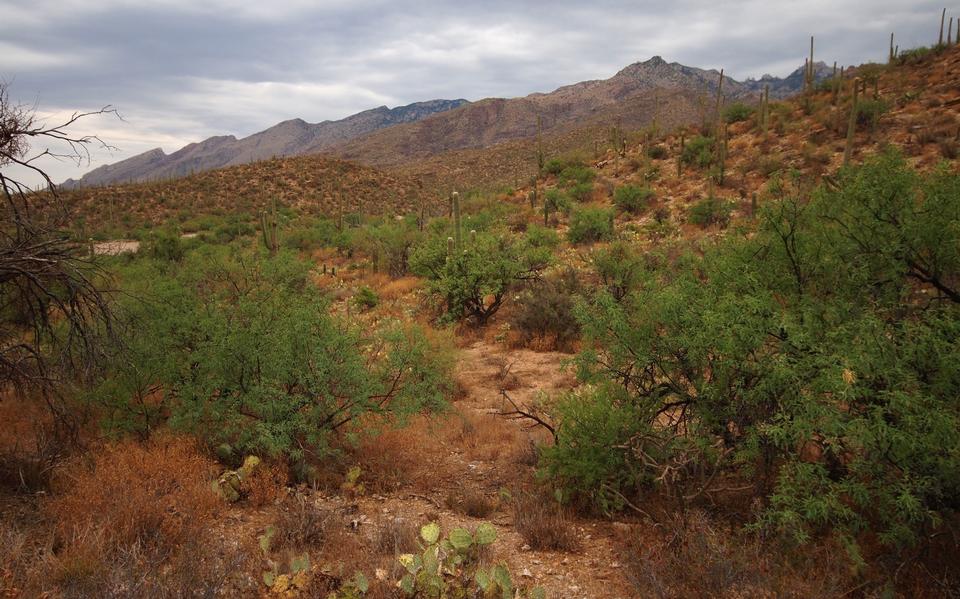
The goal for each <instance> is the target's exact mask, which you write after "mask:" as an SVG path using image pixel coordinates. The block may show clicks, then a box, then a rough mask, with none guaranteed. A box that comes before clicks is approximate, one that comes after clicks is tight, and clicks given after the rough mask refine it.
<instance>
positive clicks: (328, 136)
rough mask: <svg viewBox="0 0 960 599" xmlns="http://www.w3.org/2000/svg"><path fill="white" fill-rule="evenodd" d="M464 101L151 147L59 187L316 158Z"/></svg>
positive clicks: (291, 122)
mask: <svg viewBox="0 0 960 599" xmlns="http://www.w3.org/2000/svg"><path fill="white" fill-rule="evenodd" d="M465 103H466V100H429V101H426V102H416V103H414V104H409V105H407V106H398V107H396V108H387V107H386V106H380V107H379V108H374V109H371V110H365V111H363V112H359V113H357V114H354V115H352V116H349V117H347V118H345V119H341V120H338V121H324V122H322V123H307V122H306V121H304V120H302V119H291V120H288V121H283V122H282V123H278V124H276V125H274V126H273V127H270V128H269V129H266V130H264V131H261V132H259V133H254V134H253V135H250V136H248V137H244V138H241V139H237V138H236V137H234V136H232V135H223V136H217V137H211V138H208V139H205V140H203V141H201V142H197V143H192V144H189V145H187V146H184V147H183V148H181V149H180V150H177V151H176V152H174V153H172V154H169V155H167V154H165V153H164V152H163V150H161V149H159V148H156V149H153V150H150V151H148V152H144V153H143V154H138V155H137V156H133V157H131V158H128V159H126V160H122V161H120V162H117V163H114V164H108V165H104V166H101V167H98V168H95V169H93V170H92V171H90V172H89V173H87V174H85V175H84V176H83V177H81V178H80V180H79V181H74V180H72V179H70V180H67V181H66V182H64V184H63V186H64V187H66V188H71V187H78V186H79V187H91V186H97V185H108V184H114V183H126V182H142V181H153V180H162V179H175V178H178V177H185V176H187V175H190V174H193V173H197V172H201V171H206V170H211V169H216V168H221V167H225V166H236V165H239V164H247V163H250V162H256V161H258V160H268V159H270V158H278V157H283V156H300V155H305V154H315V153H317V152H320V151H322V150H325V149H327V148H329V147H331V146H334V145H336V144H340V143H344V142H346V141H349V140H351V139H354V138H356V137H360V136H363V135H366V134H368V133H371V132H373V131H377V130H379V129H383V128H387V127H391V126H394V125H398V124H401V123H411V122H414V121H417V120H420V119H423V118H426V117H428V116H430V115H432V114H436V113H438V112H443V111H446V110H452V109H454V108H457V107H458V106H462V105H463V104H465Z"/></svg>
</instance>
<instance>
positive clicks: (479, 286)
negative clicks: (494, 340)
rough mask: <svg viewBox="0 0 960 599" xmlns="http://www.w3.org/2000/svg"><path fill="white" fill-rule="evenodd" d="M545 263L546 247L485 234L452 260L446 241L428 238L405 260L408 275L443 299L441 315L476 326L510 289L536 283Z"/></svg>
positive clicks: (488, 317) (486, 317) (547, 255)
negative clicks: (412, 274)
mask: <svg viewBox="0 0 960 599" xmlns="http://www.w3.org/2000/svg"><path fill="white" fill-rule="evenodd" d="M549 262H550V250H549V248H545V247H533V246H531V245H529V244H527V243H524V242H522V241H521V240H518V239H515V238H512V237H507V236H497V235H493V234H490V233H479V234H477V236H476V241H475V242H474V241H471V242H468V245H467V247H466V249H465V250H464V251H463V252H462V253H460V254H455V255H452V256H448V255H447V243H446V240H444V239H442V238H439V237H436V238H432V239H430V240H428V241H427V242H425V243H423V244H422V245H420V246H419V247H418V248H416V250H414V252H413V255H412V256H411V257H410V264H411V268H412V270H413V271H414V272H415V273H417V274H418V275H420V276H423V277H426V278H427V279H428V288H429V290H430V291H431V293H434V294H436V295H438V296H440V297H442V298H443V299H444V303H445V304H446V316H447V317H448V318H451V319H455V320H459V319H461V318H467V319H470V320H472V321H473V322H474V324H476V325H478V326H482V325H484V324H486V322H487V321H488V320H489V319H490V317H491V316H493V315H494V314H496V312H497V311H498V310H499V309H500V306H501V305H502V304H503V301H504V300H505V299H506V296H507V293H508V292H509V291H510V290H511V289H512V288H513V287H514V286H515V285H518V284H520V283H522V282H524V281H528V280H535V279H537V278H539V275H540V272H541V271H542V270H543V269H544V268H545V267H546V266H547V265H548V264H549ZM488 298H490V299H489V300H488Z"/></svg>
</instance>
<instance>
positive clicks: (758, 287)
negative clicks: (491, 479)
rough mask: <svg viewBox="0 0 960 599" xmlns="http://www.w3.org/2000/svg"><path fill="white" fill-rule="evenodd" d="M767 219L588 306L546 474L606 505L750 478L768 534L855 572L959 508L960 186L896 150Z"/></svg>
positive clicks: (768, 213) (582, 309)
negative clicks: (837, 559) (844, 562)
mask: <svg viewBox="0 0 960 599" xmlns="http://www.w3.org/2000/svg"><path fill="white" fill-rule="evenodd" d="M759 221H760V222H759V225H758V229H757V230H756V232H755V233H754V234H753V235H751V236H749V237H736V238H728V239H727V240H725V241H724V242H722V243H719V244H716V245H713V246H710V247H702V248H699V249H700V251H702V252H703V253H702V254H691V255H686V256H681V257H679V258H678V259H677V260H675V261H674V262H672V263H669V264H666V265H664V267H661V268H658V269H657V270H655V271H653V272H652V273H651V274H650V276H651V277H652V279H651V284H650V285H643V286H639V287H638V288H637V289H636V290H635V291H633V292H632V293H631V294H630V295H629V296H628V297H627V301H619V302H618V301H616V300H615V299H614V298H613V297H611V296H610V295H608V294H599V295H597V296H596V297H595V298H593V299H592V301H590V302H584V303H582V304H580V306H579V308H578V311H577V316H578V319H579V320H580V323H581V326H582V328H583V334H584V337H585V343H584V346H585V347H586V348H588V349H587V350H585V351H583V352H582V353H581V354H580V355H579V356H578V358H577V360H576V361H577V366H578V376H579V377H580V379H581V381H582V382H584V383H587V385H585V386H582V387H580V390H579V391H577V392H574V393H569V394H566V395H564V396H561V397H559V398H557V400H556V401H555V403H554V405H553V406H552V410H551V412H552V414H553V415H554V416H555V420H556V422H557V426H558V427H559V429H560V430H562V431H563V434H562V435H559V436H558V438H557V442H556V443H555V444H554V445H553V446H547V447H544V448H543V454H542V455H543V464H542V466H543V471H544V474H545V475H546V476H548V477H550V478H552V479H553V481H554V482H555V483H556V484H558V485H560V487H561V488H562V489H563V490H564V492H565V493H566V494H567V496H568V497H570V498H574V499H581V500H584V501H590V502H591V503H593V504H594V505H596V506H597V507H598V508H600V509H604V510H611V509H617V508H618V507H620V506H621V505H624V504H625V502H626V501H630V502H631V503H632V504H633V505H634V506H636V505H642V504H643V503H642V496H643V494H644V493H647V492H649V491H651V490H658V491H659V492H662V493H665V494H667V495H668V496H671V497H674V498H675V499H674V500H676V501H680V500H682V501H684V502H685V503H688V504H689V502H691V501H695V500H696V499H697V498H699V497H702V496H703V493H705V492H708V491H709V489H711V488H716V487H715V485H716V486H720V487H728V486H729V485H733V486H745V487H747V488H748V489H752V490H753V492H754V493H756V494H758V495H761V496H762V498H758V504H760V505H764V506H766V508H765V509H764V510H763V511H762V513H761V514H760V516H759V517H758V518H757V520H756V521H755V523H754V525H753V526H754V527H755V528H758V529H763V530H765V531H768V532H776V533H779V534H781V535H783V536H784V538H787V539H789V540H792V541H793V542H796V543H805V542H808V541H810V540H811V539H813V538H815V537H817V536H818V535H821V534H823V533H830V532H832V533H833V534H834V535H835V538H836V539H838V540H839V541H840V542H842V543H843V544H844V546H845V547H847V549H848V556H849V558H850V560H852V562H853V563H855V564H859V565H862V561H863V558H862V556H861V553H860V550H859V548H858V541H860V540H861V539H864V538H866V539H870V540H871V543H873V542H874V541H878V542H879V543H880V544H882V545H883V546H884V547H886V548H887V549H888V550H890V551H898V550H900V549H902V548H904V547H905V546H908V545H911V544H914V543H917V542H927V540H928V539H930V536H931V534H937V533H936V532H934V531H937V530H941V529H942V523H943V522H948V521H950V520H951V519H952V518H955V516H956V506H957V505H960V404H958V403H957V402H956V401H955V400H956V397H957V396H958V394H960V358H958V354H957V352H955V351H952V349H948V348H953V347H955V346H956V344H957V343H958V342H960V243H958V242H960V237H958V236H960V226H958V224H960V175H957V174H956V173H952V172H950V170H949V169H947V168H943V169H941V170H939V171H937V172H935V173H932V174H930V175H927V176H925V177H923V176H920V175H918V174H917V173H915V172H914V171H912V170H911V168H910V167H909V166H908V165H907V163H906V161H905V160H904V159H903V158H902V157H901V156H900V155H899V154H898V153H896V152H895V151H892V150H888V151H886V152H884V153H882V154H880V155H878V156H876V157H873V158H871V159H869V160H868V161H867V162H866V163H864V165H863V166H861V167H856V168H849V169H844V170H842V171H841V174H840V176H839V178H838V180H837V181H836V184H835V185H834V186H831V187H829V188H827V187H823V188H821V189H819V190H818V191H817V192H816V193H815V194H814V196H813V198H812V200H809V201H808V200H807V199H806V198H802V199H801V198H797V197H791V196H786V197H782V198H780V199H779V200H776V201H771V202H768V203H766V205H765V206H764V209H763V210H762V212H761V215H760V219H759ZM934 297H936V298H938V299H937V300H936V301H930V300H931V299H932V298H934ZM667 420H669V422H670V423H671V425H670V426H664V424H663V423H664V422H665V421H667ZM665 476H669V485H668V486H663V485H662V484H661V482H660V481H663V480H665V479H664V477H665ZM721 479H722V480H723V482H722V483H721V482H719V480H721ZM741 501H747V499H746V498H744V499H743V500H741ZM638 502H639V503H638Z"/></svg>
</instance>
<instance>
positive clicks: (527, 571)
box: [520, 568, 533, 578]
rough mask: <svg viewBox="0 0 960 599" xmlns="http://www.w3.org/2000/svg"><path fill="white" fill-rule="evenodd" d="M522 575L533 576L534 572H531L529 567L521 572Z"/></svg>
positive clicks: (525, 576)
mask: <svg viewBox="0 0 960 599" xmlns="http://www.w3.org/2000/svg"><path fill="white" fill-rule="evenodd" d="M520 576H523V577H524V578H533V574H531V573H530V570H529V569H528V568H524V569H523V572H521V573H520Z"/></svg>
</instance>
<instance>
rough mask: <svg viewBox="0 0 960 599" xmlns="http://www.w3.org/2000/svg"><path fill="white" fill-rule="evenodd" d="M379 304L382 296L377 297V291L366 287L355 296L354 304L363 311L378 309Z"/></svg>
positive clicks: (358, 290) (361, 288)
mask: <svg viewBox="0 0 960 599" xmlns="http://www.w3.org/2000/svg"><path fill="white" fill-rule="evenodd" d="M379 303H380V296H379V295H377V292H376V291H374V290H373V289H371V288H369V287H367V286H366V285H364V286H362V287H360V289H357V293H356V294H355V295H354V296H353V304H354V305H355V306H357V307H358V308H360V309H361V310H370V309H372V308H376V307H377V305H378V304H379Z"/></svg>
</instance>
